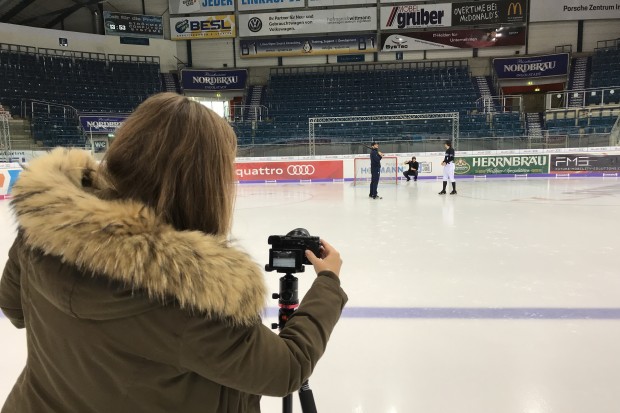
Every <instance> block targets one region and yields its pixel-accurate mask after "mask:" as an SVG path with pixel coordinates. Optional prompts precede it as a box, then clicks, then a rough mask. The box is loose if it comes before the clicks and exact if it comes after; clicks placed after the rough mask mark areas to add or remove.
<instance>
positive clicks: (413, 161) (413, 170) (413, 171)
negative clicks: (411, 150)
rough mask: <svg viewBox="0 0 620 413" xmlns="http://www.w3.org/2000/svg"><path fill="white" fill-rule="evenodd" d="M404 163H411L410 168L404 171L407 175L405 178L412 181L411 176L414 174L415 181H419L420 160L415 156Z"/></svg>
mask: <svg viewBox="0 0 620 413" xmlns="http://www.w3.org/2000/svg"><path fill="white" fill-rule="evenodd" d="M404 164H405V165H409V170H408V171H404V172H403V175H405V178H407V182H409V181H411V178H409V177H410V176H411V175H413V181H414V182H415V181H417V180H418V168H419V167H420V164H419V163H418V161H416V159H415V156H414V157H412V158H411V160H410V161H407V162H405V163H404Z"/></svg>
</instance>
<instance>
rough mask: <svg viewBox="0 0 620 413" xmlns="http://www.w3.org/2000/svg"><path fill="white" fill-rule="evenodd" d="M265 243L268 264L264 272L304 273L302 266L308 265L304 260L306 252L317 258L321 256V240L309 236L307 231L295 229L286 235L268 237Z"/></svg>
mask: <svg viewBox="0 0 620 413" xmlns="http://www.w3.org/2000/svg"><path fill="white" fill-rule="evenodd" d="M267 243H269V244H271V249H270V250H269V264H267V265H265V270H266V271H274V270H275V271H277V272H280V273H295V272H304V264H306V265H310V261H308V259H307V258H306V250H310V251H312V252H313V253H314V255H316V256H317V257H320V256H321V240H320V238H319V237H313V236H310V233H309V232H308V230H306V229H304V228H295V229H294V230H292V231H291V232H289V233H288V234H286V235H270V236H269V238H268V239H267Z"/></svg>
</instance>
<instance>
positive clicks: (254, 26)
mask: <svg viewBox="0 0 620 413" xmlns="http://www.w3.org/2000/svg"><path fill="white" fill-rule="evenodd" d="M262 28H263V22H262V21H261V19H259V18H258V17H252V18H251V19H250V20H249V21H248V29H250V31H251V32H254V33H256V32H259V31H260V29H262Z"/></svg>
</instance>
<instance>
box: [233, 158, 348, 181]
mask: <svg viewBox="0 0 620 413" xmlns="http://www.w3.org/2000/svg"><path fill="white" fill-rule="evenodd" d="M235 168H236V174H237V180H239V181H240V182H244V181H302V180H303V181H305V180H329V179H342V178H343V167H342V161H341V160H339V161H310V160H308V161H275V162H272V161H264V162H242V163H237V164H236V165H235Z"/></svg>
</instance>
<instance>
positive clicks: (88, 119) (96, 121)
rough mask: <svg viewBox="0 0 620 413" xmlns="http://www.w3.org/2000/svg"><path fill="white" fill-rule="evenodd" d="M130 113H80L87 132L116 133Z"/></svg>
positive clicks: (83, 126)
mask: <svg viewBox="0 0 620 413" xmlns="http://www.w3.org/2000/svg"><path fill="white" fill-rule="evenodd" d="M127 116H129V115H119V114H118V113H114V114H109V115H80V116H79V117H80V124H81V125H82V128H83V129H84V131H85V132H87V133H104V134H108V133H114V132H115V131H116V129H117V128H118V127H119V126H121V124H122V123H123V122H124V121H125V119H127Z"/></svg>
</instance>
